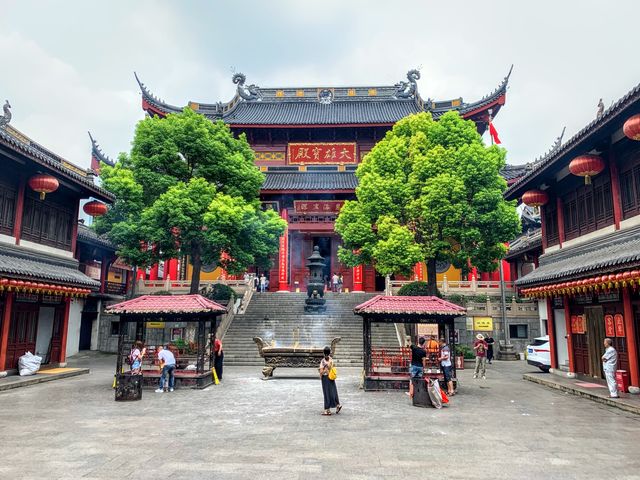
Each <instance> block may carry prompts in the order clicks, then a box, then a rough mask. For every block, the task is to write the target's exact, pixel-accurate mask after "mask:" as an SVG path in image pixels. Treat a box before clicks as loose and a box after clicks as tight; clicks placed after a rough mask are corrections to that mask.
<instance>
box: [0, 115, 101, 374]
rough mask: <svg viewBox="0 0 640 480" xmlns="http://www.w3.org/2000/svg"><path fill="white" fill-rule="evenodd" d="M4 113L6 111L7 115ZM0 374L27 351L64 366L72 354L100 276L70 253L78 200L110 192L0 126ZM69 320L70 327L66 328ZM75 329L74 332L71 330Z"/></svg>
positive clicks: (74, 239)
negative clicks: (88, 272) (85, 270)
mask: <svg viewBox="0 0 640 480" xmlns="http://www.w3.org/2000/svg"><path fill="white" fill-rule="evenodd" d="M5 119H6V117H5ZM0 166H1V167H2V168H1V169H0V314H1V316H0V376H4V375H6V374H7V373H11V372H13V371H15V369H16V368H17V362H18V358H19V357H20V356H21V355H23V354H24V353H25V352H27V351H31V352H33V353H36V354H38V355H40V356H42V357H43V361H44V363H48V364H51V365H65V362H66V357H67V355H69V354H73V353H76V352H77V348H78V343H79V339H78V336H77V335H78V334H79V325H80V323H81V320H80V316H81V315H82V311H83V310H84V306H85V299H86V298H87V296H88V295H89V294H90V293H91V292H92V291H98V290H99V289H100V282H99V281H96V280H94V279H92V278H90V277H89V276H87V275H85V274H84V273H82V272H81V271H80V269H79V262H78V260H77V259H76V258H75V256H74V252H76V249H77V238H78V221H77V219H78V213H79V209H80V205H81V201H82V200H83V199H91V198H92V199H94V200H93V201H92V202H90V204H91V205H90V207H89V208H88V210H89V211H91V206H93V207H96V206H98V207H96V208H98V210H102V209H104V208H106V207H105V206H104V204H103V203H102V202H111V201H113V196H112V195H111V194H110V193H109V192H107V191H106V190H104V189H102V188H100V187H99V186H97V185H96V184H95V183H94V176H93V174H92V173H91V172H88V171H86V170H83V169H81V168H79V167H77V166H75V165H73V164H71V163H70V162H68V161H67V160H65V159H63V158H61V157H60V156H58V155H56V154H55V153H53V152H52V151H50V150H48V149H47V148H45V147H43V146H42V145H40V144H38V143H37V142H35V141H33V140H31V139H30V138H29V137H27V136H26V135H24V134H23V133H21V132H20V131H18V130H17V129H15V128H13V127H12V126H11V125H8V122H4V125H0ZM70 326H72V328H70ZM76 332H78V333H76Z"/></svg>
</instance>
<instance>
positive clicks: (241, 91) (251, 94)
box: [231, 72, 262, 101]
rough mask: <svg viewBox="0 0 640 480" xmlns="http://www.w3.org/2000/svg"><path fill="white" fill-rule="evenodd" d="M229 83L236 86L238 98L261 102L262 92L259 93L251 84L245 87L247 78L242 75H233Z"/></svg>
mask: <svg viewBox="0 0 640 480" xmlns="http://www.w3.org/2000/svg"><path fill="white" fill-rule="evenodd" d="M231 81H232V82H233V83H235V84H236V85H237V86H238V88H237V92H238V95H239V96H240V98H243V99H244V100H247V101H260V100H262V92H261V91H260V87H258V86H257V85H253V84H251V85H245V82H246V81H247V76H246V75H245V74H244V73H240V72H238V73H234V75H233V77H231Z"/></svg>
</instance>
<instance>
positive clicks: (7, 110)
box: [0, 100, 11, 128]
mask: <svg viewBox="0 0 640 480" xmlns="http://www.w3.org/2000/svg"><path fill="white" fill-rule="evenodd" d="M2 111H3V112H4V115H0V128H2V127H4V126H5V125H9V122H10V121H11V104H10V103H9V100H5V101H4V105H3V106H2Z"/></svg>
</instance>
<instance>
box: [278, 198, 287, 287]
mask: <svg viewBox="0 0 640 480" xmlns="http://www.w3.org/2000/svg"><path fill="white" fill-rule="evenodd" d="M280 215H281V216H282V219H283V220H285V221H287V220H288V217H287V209H286V208H285V209H283V210H282V213H281V214H280ZM279 247H280V250H279V251H278V259H279V265H278V283H279V285H278V289H279V290H288V289H289V285H288V283H287V280H288V273H289V265H288V264H289V229H288V228H285V229H284V233H283V234H282V236H281V237H280V243H279Z"/></svg>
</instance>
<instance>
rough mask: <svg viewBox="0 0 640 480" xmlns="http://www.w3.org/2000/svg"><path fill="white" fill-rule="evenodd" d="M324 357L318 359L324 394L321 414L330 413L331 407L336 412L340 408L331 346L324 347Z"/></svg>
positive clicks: (338, 411)
mask: <svg viewBox="0 0 640 480" xmlns="http://www.w3.org/2000/svg"><path fill="white" fill-rule="evenodd" d="M323 352H324V358H323V359H322V360H321V361H320V368H319V369H318V370H319V371H320V380H321V381H322V395H323V396H324V411H323V412H322V415H331V409H332V408H335V409H336V414H338V413H340V410H342V405H340V400H339V399H338V389H337V387H336V376H337V370H336V367H335V365H334V364H333V358H331V347H329V346H327V347H324V350H323Z"/></svg>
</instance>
